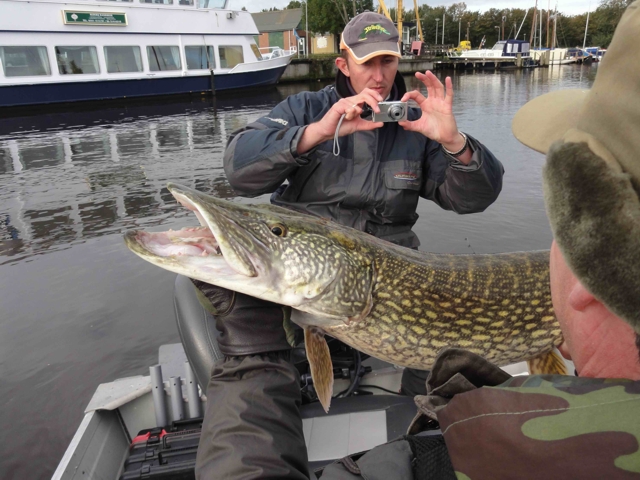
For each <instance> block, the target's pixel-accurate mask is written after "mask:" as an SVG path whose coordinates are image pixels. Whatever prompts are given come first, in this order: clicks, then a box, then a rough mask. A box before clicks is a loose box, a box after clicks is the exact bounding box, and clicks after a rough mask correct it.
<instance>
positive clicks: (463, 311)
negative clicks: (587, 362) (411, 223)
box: [325, 251, 562, 369]
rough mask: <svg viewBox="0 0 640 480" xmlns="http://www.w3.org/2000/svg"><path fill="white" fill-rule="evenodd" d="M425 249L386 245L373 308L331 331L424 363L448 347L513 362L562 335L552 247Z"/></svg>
mask: <svg viewBox="0 0 640 480" xmlns="http://www.w3.org/2000/svg"><path fill="white" fill-rule="evenodd" d="M421 256H422V261H420V262H417V261H416V260H417V259H416V256H415V255H414V254H411V255H407V258H403V257H402V256H401V255H398V254H397V253H396V254H394V255H388V254H385V252H378V253H377V254H376V257H375V259H374V261H373V265H374V270H375V272H376V276H375V282H374V287H373V292H372V304H373V307H372V309H371V311H370V313H369V315H367V316H366V317H365V318H363V319H361V320H360V321H357V322H350V323H348V324H346V325H344V326H337V327H328V328H325V331H326V332H327V333H329V334H330V335H332V336H336V337H338V338H340V339H341V340H344V341H345V342H346V343H349V344H351V345H353V346H354V347H356V348H358V349H360V350H362V351H364V352H367V353H371V354H374V355H375V356H376V357H378V358H383V359H385V360H387V361H389V362H393V363H396V364H400V365H404V366H408V367H414V368H422V369H426V368H429V367H430V366H431V365H432V363H433V361H434V360H435V358H436V356H437V355H438V353H439V352H440V351H441V350H442V349H444V348H447V347H460V348H464V349H467V350H470V351H471V352H473V353H476V354H478V355H481V356H483V357H485V358H487V359H488V360H490V361H491V362H493V363H496V364H498V365H506V364H509V363H513V362H515V361H521V360H523V359H527V358H533V357H537V356H539V355H540V354H543V353H546V352H549V351H550V350H551V349H552V348H553V347H554V346H558V345H559V344H560V343H562V332H561V330H560V326H559V324H558V321H557V320H556V317H555V315H554V312H553V306H552V304H551V295H550V290H549V253H548V252H547V251H540V252H526V253H508V254H498V255H429V254H421Z"/></svg>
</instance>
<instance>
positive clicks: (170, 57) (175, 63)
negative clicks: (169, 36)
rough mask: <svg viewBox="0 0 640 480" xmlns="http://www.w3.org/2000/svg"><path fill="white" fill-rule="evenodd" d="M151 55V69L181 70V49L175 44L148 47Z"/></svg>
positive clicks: (148, 54)
mask: <svg viewBox="0 0 640 480" xmlns="http://www.w3.org/2000/svg"><path fill="white" fill-rule="evenodd" d="M147 57H149V70H151V71H152V72H161V71H165V70H180V69H181V68H182V63H181V62H180V49H179V48H178V47H177V46H173V45H162V46H155V47H147Z"/></svg>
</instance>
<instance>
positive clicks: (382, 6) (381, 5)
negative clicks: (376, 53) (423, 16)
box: [378, 0, 424, 42]
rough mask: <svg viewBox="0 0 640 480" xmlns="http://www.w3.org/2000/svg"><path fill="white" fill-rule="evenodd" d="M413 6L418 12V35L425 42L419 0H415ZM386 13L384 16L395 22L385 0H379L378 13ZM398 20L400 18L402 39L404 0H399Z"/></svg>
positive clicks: (399, 28) (399, 29)
mask: <svg viewBox="0 0 640 480" xmlns="http://www.w3.org/2000/svg"><path fill="white" fill-rule="evenodd" d="M413 8H414V9H415V10H414V11H415V12H416V25H417V28H418V36H419V37H420V41H421V42H424V36H423V34H422V23H421V22H420V11H419V10H418V0H413ZM381 12H382V13H384V16H385V17H387V18H388V19H389V20H391V21H392V22H393V19H392V18H391V14H390V13H389V9H388V8H387V6H386V5H385V3H384V0H378V13H381ZM397 20H398V22H397V23H398V32H399V33H400V40H402V0H398V9H397Z"/></svg>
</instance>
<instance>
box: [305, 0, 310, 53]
mask: <svg viewBox="0 0 640 480" xmlns="http://www.w3.org/2000/svg"><path fill="white" fill-rule="evenodd" d="M304 36H305V44H304V50H305V51H304V53H305V54H306V56H307V58H309V0H307V1H306V2H304Z"/></svg>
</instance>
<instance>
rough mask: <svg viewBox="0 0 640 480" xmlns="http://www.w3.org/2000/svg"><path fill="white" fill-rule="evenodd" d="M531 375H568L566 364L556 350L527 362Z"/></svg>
mask: <svg viewBox="0 0 640 480" xmlns="http://www.w3.org/2000/svg"><path fill="white" fill-rule="evenodd" d="M527 365H528V366H529V373H530V374H531V375H569V370H568V369H567V364H566V363H564V360H563V359H562V356H561V355H560V353H559V352H558V351H557V350H551V351H550V352H547V353H543V354H542V355H539V356H537V357H535V358H532V359H530V360H527Z"/></svg>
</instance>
